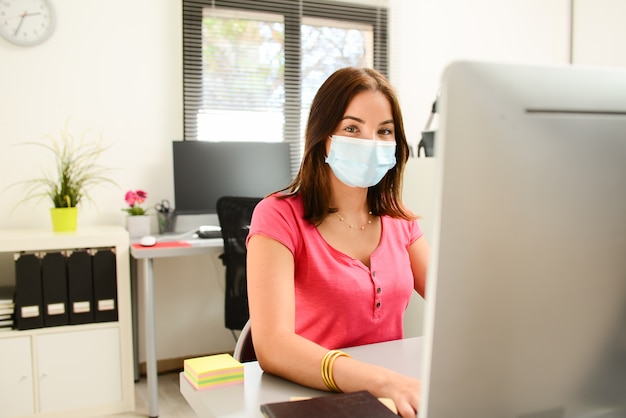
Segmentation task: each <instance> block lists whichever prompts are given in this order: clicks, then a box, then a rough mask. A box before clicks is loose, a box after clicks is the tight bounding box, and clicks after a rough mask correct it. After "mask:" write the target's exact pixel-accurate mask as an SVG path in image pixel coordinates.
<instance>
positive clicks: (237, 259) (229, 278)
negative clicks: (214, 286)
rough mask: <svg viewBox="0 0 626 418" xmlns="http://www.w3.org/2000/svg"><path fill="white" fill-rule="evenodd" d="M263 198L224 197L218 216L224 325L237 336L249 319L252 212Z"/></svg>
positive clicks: (219, 205)
mask: <svg viewBox="0 0 626 418" xmlns="http://www.w3.org/2000/svg"><path fill="white" fill-rule="evenodd" d="M261 199H262V198H260V197H238V196H222V197H221V198H219V199H218V201H217V204H216V207H217V217H218V220H219V222H220V227H221V228H222V239H223V240H224V253H223V254H222V255H221V256H220V258H221V259H222V263H223V264H224V266H225V267H226V286H225V287H226V289H225V299H224V324H225V326H226V328H228V329H230V330H231V332H232V333H233V337H234V338H235V339H237V337H236V336H235V332H234V330H242V329H243V328H244V325H245V324H246V321H247V320H248V318H249V316H250V312H249V310H248V289H247V281H246V238H247V236H248V231H249V229H250V221H251V219H252V212H253V211H254V208H255V207H256V205H257V203H259V202H260V201H261Z"/></svg>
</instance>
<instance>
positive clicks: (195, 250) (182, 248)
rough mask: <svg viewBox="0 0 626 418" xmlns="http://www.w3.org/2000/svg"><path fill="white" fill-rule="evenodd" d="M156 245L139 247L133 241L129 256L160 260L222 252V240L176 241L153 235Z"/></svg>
mask: <svg viewBox="0 0 626 418" xmlns="http://www.w3.org/2000/svg"><path fill="white" fill-rule="evenodd" d="M155 237H156V238H157V244H156V245H154V246H152V247H143V246H141V245H139V240H133V241H132V242H131V245H130V254H131V255H132V256H133V257H134V258H137V259H139V258H161V257H182V256H186V255H197V254H206V253H212V252H215V253H219V252H222V251H223V250H224V240H223V239H222V238H189V239H176V238H172V237H169V236H167V235H155Z"/></svg>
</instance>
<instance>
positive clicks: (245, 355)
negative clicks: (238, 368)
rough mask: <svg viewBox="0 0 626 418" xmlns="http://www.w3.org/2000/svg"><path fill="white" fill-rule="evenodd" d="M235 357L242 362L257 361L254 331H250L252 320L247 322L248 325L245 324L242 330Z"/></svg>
mask: <svg viewBox="0 0 626 418" xmlns="http://www.w3.org/2000/svg"><path fill="white" fill-rule="evenodd" d="M233 357H234V358H235V360H237V361H239V362H241V363H245V362H248V361H256V353H255V352H254V344H253V342H252V333H251V332H250V320H248V321H247V322H246V325H244V326H243V329H242V330H241V334H239V338H238V339H237V344H236V345H235V351H234V352H233Z"/></svg>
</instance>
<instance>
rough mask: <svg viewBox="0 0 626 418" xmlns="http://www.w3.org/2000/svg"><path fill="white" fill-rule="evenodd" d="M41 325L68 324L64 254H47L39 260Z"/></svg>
mask: <svg viewBox="0 0 626 418" xmlns="http://www.w3.org/2000/svg"><path fill="white" fill-rule="evenodd" d="M41 283H42V287H43V323H44V326H46V327H55V326H59V325H67V324H69V313H68V308H67V264H66V259H65V254H63V253H61V252H49V253H46V254H44V256H43V258H42V259H41Z"/></svg>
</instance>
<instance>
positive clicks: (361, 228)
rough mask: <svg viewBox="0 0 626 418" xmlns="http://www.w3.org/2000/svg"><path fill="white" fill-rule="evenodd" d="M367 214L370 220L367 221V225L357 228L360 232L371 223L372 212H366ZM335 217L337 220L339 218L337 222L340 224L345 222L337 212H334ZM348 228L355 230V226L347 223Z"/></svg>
mask: <svg viewBox="0 0 626 418" xmlns="http://www.w3.org/2000/svg"><path fill="white" fill-rule="evenodd" d="M368 214H369V216H370V219H368V220H367V223H366V224H365V225H361V226H360V227H359V228H358V229H360V230H361V231H362V230H364V229H365V227H366V226H368V225H371V223H372V219H371V217H372V211H369V212H368ZM335 215H336V216H337V218H339V221H340V222H344V221H345V220H346V218H344V217H343V216H341V215H340V214H339V213H337V212H335ZM348 227H349V228H350V229H354V228H356V225H354V224H351V223H348Z"/></svg>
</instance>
